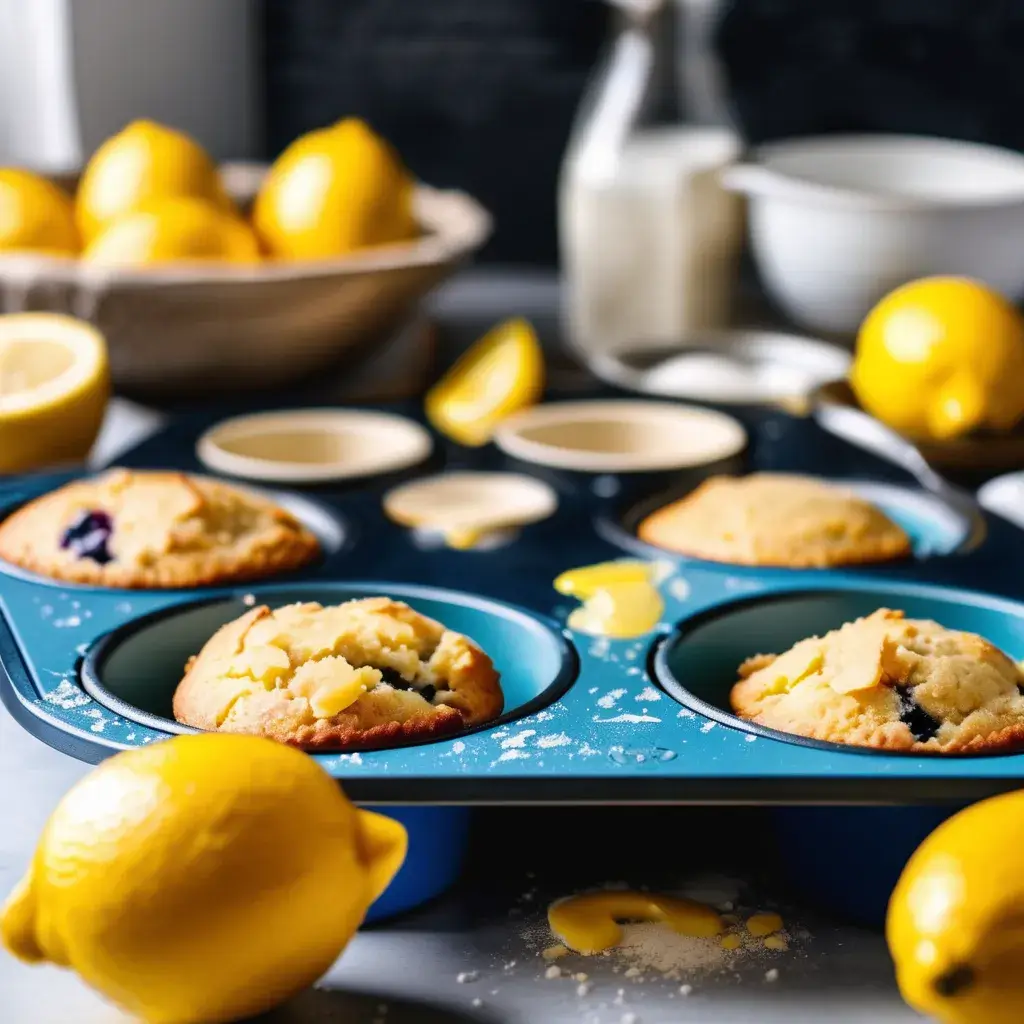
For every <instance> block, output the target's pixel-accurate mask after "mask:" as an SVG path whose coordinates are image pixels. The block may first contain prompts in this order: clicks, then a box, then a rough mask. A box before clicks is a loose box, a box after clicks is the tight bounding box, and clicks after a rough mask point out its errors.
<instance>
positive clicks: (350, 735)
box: [174, 597, 504, 750]
mask: <svg viewBox="0 0 1024 1024" xmlns="http://www.w3.org/2000/svg"><path fill="white" fill-rule="evenodd" d="M503 704H504V698H503V696H502V691H501V685H500V682H499V677H498V673H497V671H496V670H495V668H494V664H493V663H492V661H491V659H490V658H489V657H488V656H487V655H486V654H485V653H484V652H483V651H482V650H481V649H480V648H479V647H478V646H477V645H476V644H475V643H474V642H473V641H472V640H470V639H469V638H468V637H466V636H463V635H462V634H461V633H457V632H455V631H453V630H450V629H447V628H446V627H445V626H443V625H442V624H441V623H439V622H436V621H435V620H434V619H431V618H428V617H427V616H425V615H422V614H420V613H419V612H417V611H415V610H414V609H413V608H410V607H409V605H407V604H403V603H402V602H400V601H392V600H391V599H390V598H387V597H368V598H364V599H361V600H357V601H347V602H345V603H344V604H340V605H331V606H327V607H324V606H323V605H320V604H317V603H315V602H308V603H303V604H293V605H286V606H285V607H283V608H278V609H276V610H274V611H271V609H270V608H268V607H266V606H260V607H257V608H253V609H251V610H250V611H248V612H246V614H245V615H243V616H241V617H240V618H238V619H235V620H234V621H233V622H229V623H228V624H227V625H225V626H223V627H222V628H221V629H219V630H218V631H217V632H216V633H215V634H214V635H213V636H212V637H211V638H210V640H209V641H207V643H206V645H205V646H204V647H203V649H202V650H201V651H200V652H199V654H198V655H196V656H195V657H193V658H192V659H191V660H190V661H189V663H188V665H187V666H186V667H185V677H184V678H183V679H182V681H181V683H180V684H179V685H178V688H177V691H176V692H175V695H174V717H175V718H176V719H177V720H178V721H179V722H182V723H184V724H185V725H191V726H194V727H196V728H198V729H206V730H211V731H218V732H236V733H252V734H254V735H257V736H266V737H268V738H270V739H275V740H278V741H280V742H282V743H289V744H292V745H294V746H298V747H303V748H305V749H308V750H347V749H356V748H358V749H366V748H369V747H382V746H390V745H393V744H395V743H400V742H408V741H410V740H421V739H430V738H434V737H440V736H446V735H450V734H451V733H455V732H458V731H460V730H461V729H463V728H464V727H466V726H472V725H479V724H481V723H483V722H488V721H490V720H491V719H493V718H496V717H497V716H498V715H500V714H501V710H502V707H503Z"/></svg>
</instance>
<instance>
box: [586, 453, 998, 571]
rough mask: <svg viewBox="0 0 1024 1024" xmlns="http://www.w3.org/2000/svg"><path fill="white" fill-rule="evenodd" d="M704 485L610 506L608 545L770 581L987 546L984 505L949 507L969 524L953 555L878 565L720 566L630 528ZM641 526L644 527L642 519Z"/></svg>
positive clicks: (604, 523) (602, 528) (601, 520)
mask: <svg viewBox="0 0 1024 1024" xmlns="http://www.w3.org/2000/svg"><path fill="white" fill-rule="evenodd" d="M742 475H743V476H749V475H751V474H750V473H743V474H742ZM797 475H801V476H812V477H813V479H815V480H822V481H824V482H826V483H838V484H843V483H846V484H852V485H856V484H870V485H872V486H877V487H887V488H891V489H892V490H898V491H905V492H909V493H914V494H918V493H919V494H923V495H926V496H930V497H932V498H934V499H935V500H936V501H940V502H941V500H942V499H941V498H940V497H939V496H938V495H935V494H932V492H930V491H927V490H925V489H924V488H922V487H915V486H913V485H912V484H903V483H896V482H893V481H889V480H872V479H870V478H869V477H863V476H857V477H832V476H827V475H824V474H797ZM699 485H700V481H698V482H695V483H694V484H693V485H692V486H689V485H688V486H687V487H686V489H683V488H682V487H677V488H668V489H665V490H662V491H659V492H655V493H651V494H647V495H646V496H639V497H638V496H636V495H632V496H631V497H630V498H629V499H628V500H627V502H625V503H623V504H621V505H616V506H614V507H613V508H612V509H611V510H609V509H608V508H607V507H605V508H604V509H603V510H602V511H600V512H599V513H598V514H597V516H596V517H595V520H594V527H595V529H596V531H597V533H598V535H599V536H600V537H601V538H602V539H603V540H605V541H607V542H608V543H609V544H614V545H615V546H616V547H617V548H619V549H620V550H622V551H625V552H627V553H629V554H631V555H633V556H634V557H643V558H650V559H655V560H658V561H673V562H676V563H678V564H680V565H683V566H692V567H693V568H695V569H704V570H710V571H717V572H727V573H729V574H730V575H741V574H746V575H750V574H754V575H758V576H762V577H767V578H769V579H771V578H772V577H774V576H776V575H780V576H785V577H792V576H795V575H799V574H804V573H807V574H810V575H820V574H821V573H826V572H828V573H836V572H848V571H859V572H867V573H870V572H872V571H877V570H879V569H886V568H893V567H896V566H900V565H905V564H907V563H908V562H909V563H911V564H915V565H920V564H924V563H928V562H932V561H934V560H936V559H946V558H958V557H962V556H964V555H969V554H972V553H973V552H975V551H977V550H978V549H979V548H980V547H981V546H982V545H983V544H984V543H985V540H986V538H987V535H988V527H987V525H986V523H985V516H984V513H983V512H982V511H981V508H980V506H976V507H975V508H974V510H973V514H971V515H968V514H967V513H961V512H960V510H958V509H952V508H951V506H947V507H950V508H951V511H953V512H954V513H956V514H957V515H959V516H961V518H963V519H964V527H965V529H964V536H963V539H962V540H961V541H960V543H959V544H957V546H956V547H955V548H954V549H953V550H952V551H949V552H945V553H942V554H933V555H926V556H924V557H919V556H918V555H917V554H916V553H912V554H911V556H910V557H909V558H889V559H885V560H883V561H877V562H859V563H854V562H851V563H846V564H842V565H832V566H789V565H748V564H746V563H743V562H718V561H714V560H713V559H709V558H701V557H699V556H697V555H687V554H684V553H683V552H681V551H673V550H671V548H662V547H658V546H657V545H656V544H651V543H650V542H649V541H645V540H642V539H641V538H640V537H639V536H638V535H637V533H636V530H635V528H633V529H631V528H630V527H629V526H627V525H626V522H627V520H628V519H629V518H630V517H631V516H635V515H636V513H637V510H643V511H644V514H645V515H650V514H651V513H652V512H655V511H657V510H658V509H660V508H664V507H665V505H668V504H671V502H673V501H676V500H678V499H680V498H682V497H685V495H686V494H689V493H691V492H692V491H693V490H695V489H696V488H697V487H698V486H699ZM882 511H883V512H884V511H885V509H882ZM637 525H639V520H638V522H637Z"/></svg>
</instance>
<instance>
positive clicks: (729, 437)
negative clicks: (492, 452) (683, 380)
mask: <svg viewBox="0 0 1024 1024" xmlns="http://www.w3.org/2000/svg"><path fill="white" fill-rule="evenodd" d="M495 442H496V444H497V445H498V447H499V448H500V449H501V450H502V451H503V452H505V454H506V455H509V456H511V457H512V458H514V459H518V460H520V461H522V462H526V463H534V464H536V465H539V466H549V467H552V468H554V469H563V470H570V471H576V472H585V473H649V472H652V471H658V470H670V469H683V468H688V467H692V466H700V465H706V464H708V463H711V462H717V461H720V460H722V459H726V458H729V457H730V456H733V455H736V454H738V453H739V452H741V451H742V450H743V449H744V448H745V447H746V444H747V434H746V431H745V430H744V429H743V427H742V425H741V424H740V423H739V421H738V420H735V419H733V418H732V417H731V416H726V415H725V414H724V413H720V412H712V411H711V410H709V409H700V408H697V407H695V406H685V405H678V404H675V403H669V402H649V401H626V400H617V401H589V402H556V403H550V404H546V405H540V406H536V407H534V408H532V409H527V410H526V411H524V412H521V413H517V414H516V415H514V416H510V417H509V418H508V419H507V420H505V421H504V422H503V423H502V424H501V425H500V426H499V428H498V431H497V433H496V435H495Z"/></svg>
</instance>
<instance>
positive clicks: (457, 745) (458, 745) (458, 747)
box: [452, 740, 466, 754]
mask: <svg viewBox="0 0 1024 1024" xmlns="http://www.w3.org/2000/svg"><path fill="white" fill-rule="evenodd" d="M465 749H466V744H465V743H463V742H462V740H456V741H455V742H454V743H453V744H452V753H453V754H461V753H462V752H463V751H464V750H465Z"/></svg>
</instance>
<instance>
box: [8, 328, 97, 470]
mask: <svg viewBox="0 0 1024 1024" xmlns="http://www.w3.org/2000/svg"><path fill="white" fill-rule="evenodd" d="M109 394H110V374H109V369H108V366H107V347H106V344H105V343H104V341H103V338H102V336H101V335H100V334H99V332H98V331H96V330H95V329H94V328H93V327H91V326H90V325H89V324H87V323H84V322H83V321H81V320H75V319H73V318H71V317H67V316H59V315H57V314H52V313H12V314H9V315H7V316H0V473H24V472H26V471H29V470H34V469H41V468H42V467H44V466H50V465H55V464H58V463H62V462H75V461H79V460H81V459H84V458H85V456H86V455H87V454H88V452H89V449H90V448H91V447H92V443H93V441H94V440H95V439H96V435H97V434H98V433H99V429H100V426H101V425H102V423H103V414H104V412H105V410H106V407H107V399H108V397H109Z"/></svg>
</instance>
